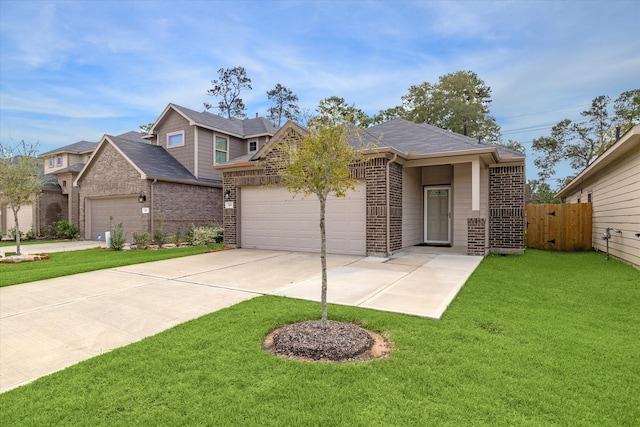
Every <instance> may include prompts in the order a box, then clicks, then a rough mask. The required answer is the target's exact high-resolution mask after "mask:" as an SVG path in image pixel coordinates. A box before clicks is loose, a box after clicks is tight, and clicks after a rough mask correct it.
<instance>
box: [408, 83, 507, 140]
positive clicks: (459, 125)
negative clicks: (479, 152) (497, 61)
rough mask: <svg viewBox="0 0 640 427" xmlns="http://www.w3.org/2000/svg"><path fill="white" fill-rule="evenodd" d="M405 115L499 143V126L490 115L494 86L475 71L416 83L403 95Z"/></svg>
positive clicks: (419, 121) (413, 120)
mask: <svg viewBox="0 0 640 427" xmlns="http://www.w3.org/2000/svg"><path fill="white" fill-rule="evenodd" d="M402 102H403V110H404V112H403V113H402V115H403V117H404V118H405V119H407V120H410V121H412V122H416V123H428V124H430V125H433V126H437V127H439V128H442V129H447V130H450V131H452V132H456V133H463V132H464V128H465V125H466V128H467V135H469V136H471V137H473V138H478V137H480V138H481V139H482V140H483V141H487V142H492V143H497V142H499V141H500V139H501V135H500V126H498V124H497V123H496V120H495V119H494V118H493V117H491V116H490V115H489V104H490V103H491V88H490V87H489V86H487V85H486V84H485V83H484V81H482V80H481V79H480V78H479V77H478V75H477V74H476V73H474V72H473V71H457V72H455V73H451V74H447V75H445V76H441V77H440V78H439V80H438V83H437V84H431V83H429V82H424V83H422V84H419V85H413V86H411V87H410V88H409V93H408V94H407V95H405V96H403V97H402Z"/></svg>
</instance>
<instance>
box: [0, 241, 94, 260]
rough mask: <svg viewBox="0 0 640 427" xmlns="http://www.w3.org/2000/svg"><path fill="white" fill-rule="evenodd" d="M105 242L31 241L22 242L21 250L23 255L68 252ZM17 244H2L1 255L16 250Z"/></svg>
mask: <svg viewBox="0 0 640 427" xmlns="http://www.w3.org/2000/svg"><path fill="white" fill-rule="evenodd" d="M104 246H105V244H104V242H96V241H92V240H63V241H60V242H55V243H33V244H31V243H29V244H27V245H25V244H24V243H20V252H21V253H22V255H33V254H42V253H51V252H68V251H80V250H82V249H91V248H99V247H104ZM15 251H16V245H12V246H0V255H2V256H5V253H7V252H15Z"/></svg>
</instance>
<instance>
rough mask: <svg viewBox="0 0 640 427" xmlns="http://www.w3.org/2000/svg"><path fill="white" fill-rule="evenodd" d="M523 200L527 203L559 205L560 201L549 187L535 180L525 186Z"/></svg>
mask: <svg viewBox="0 0 640 427" xmlns="http://www.w3.org/2000/svg"><path fill="white" fill-rule="evenodd" d="M525 198H526V201H527V203H532V204H540V203H560V199H558V198H556V195H555V191H553V190H551V186H550V185H549V184H548V183H546V182H544V181H538V180H537V179H530V180H529V181H527V184H526V186H525Z"/></svg>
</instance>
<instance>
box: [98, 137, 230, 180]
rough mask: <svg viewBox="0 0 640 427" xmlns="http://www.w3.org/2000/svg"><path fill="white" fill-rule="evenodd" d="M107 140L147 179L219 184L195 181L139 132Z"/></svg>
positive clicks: (163, 150) (186, 171)
mask: <svg viewBox="0 0 640 427" xmlns="http://www.w3.org/2000/svg"><path fill="white" fill-rule="evenodd" d="M107 137H108V138H109V140H110V141H111V142H112V143H113V144H114V145H115V146H116V147H118V149H120V151H122V152H123V153H124V155H125V156H127V158H128V159H129V160H130V161H131V162H133V163H134V164H135V165H136V167H138V168H139V169H140V170H141V171H142V172H143V173H144V174H145V175H147V177H148V178H163V179H168V180H180V181H194V182H207V183H220V182H221V181H219V180H211V179H197V178H196V177H195V176H193V175H192V174H191V172H189V171H188V170H187V168H185V167H184V166H183V165H182V164H181V163H180V162H179V161H178V160H176V159H175V158H174V157H173V156H171V154H169V153H168V152H167V151H166V150H165V149H164V148H162V147H160V146H157V145H151V144H149V142H148V141H147V140H145V139H143V138H142V135H141V134H140V132H135V131H131V132H127V133H124V134H122V135H118V136H110V135H107Z"/></svg>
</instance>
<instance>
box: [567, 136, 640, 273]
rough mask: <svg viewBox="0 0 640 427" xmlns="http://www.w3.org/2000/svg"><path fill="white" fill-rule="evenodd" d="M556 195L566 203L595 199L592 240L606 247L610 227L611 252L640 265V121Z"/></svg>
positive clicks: (601, 249) (615, 255) (585, 201)
mask: <svg viewBox="0 0 640 427" xmlns="http://www.w3.org/2000/svg"><path fill="white" fill-rule="evenodd" d="M557 197H559V198H561V199H562V201H563V202H564V203H587V202H591V203H592V209H593V213H592V230H593V231H592V243H593V248H594V249H595V250H599V251H605V250H606V244H607V242H606V241H605V240H603V238H602V237H603V235H604V233H605V232H606V229H607V228H611V229H615V230H619V232H617V231H611V233H610V234H611V239H609V253H610V254H611V255H612V256H614V257H616V258H618V259H621V260H623V261H625V262H628V263H629V264H632V265H634V266H635V267H636V268H640V125H635V126H634V127H633V128H631V129H630V130H629V131H628V132H626V133H625V134H624V135H623V136H622V137H621V138H620V139H618V141H616V142H615V143H614V144H613V145H612V146H611V147H609V148H608V149H607V150H606V151H605V152H604V153H603V154H601V155H600V156H599V157H598V158H597V159H596V160H595V161H594V162H593V163H591V164H590V165H589V166H587V167H586V168H585V169H584V170H583V171H582V172H580V173H579V174H578V175H577V176H576V177H575V178H574V179H573V180H572V181H571V182H570V183H569V184H568V185H567V186H565V187H564V188H562V189H561V190H560V191H559V192H558V194H557Z"/></svg>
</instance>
